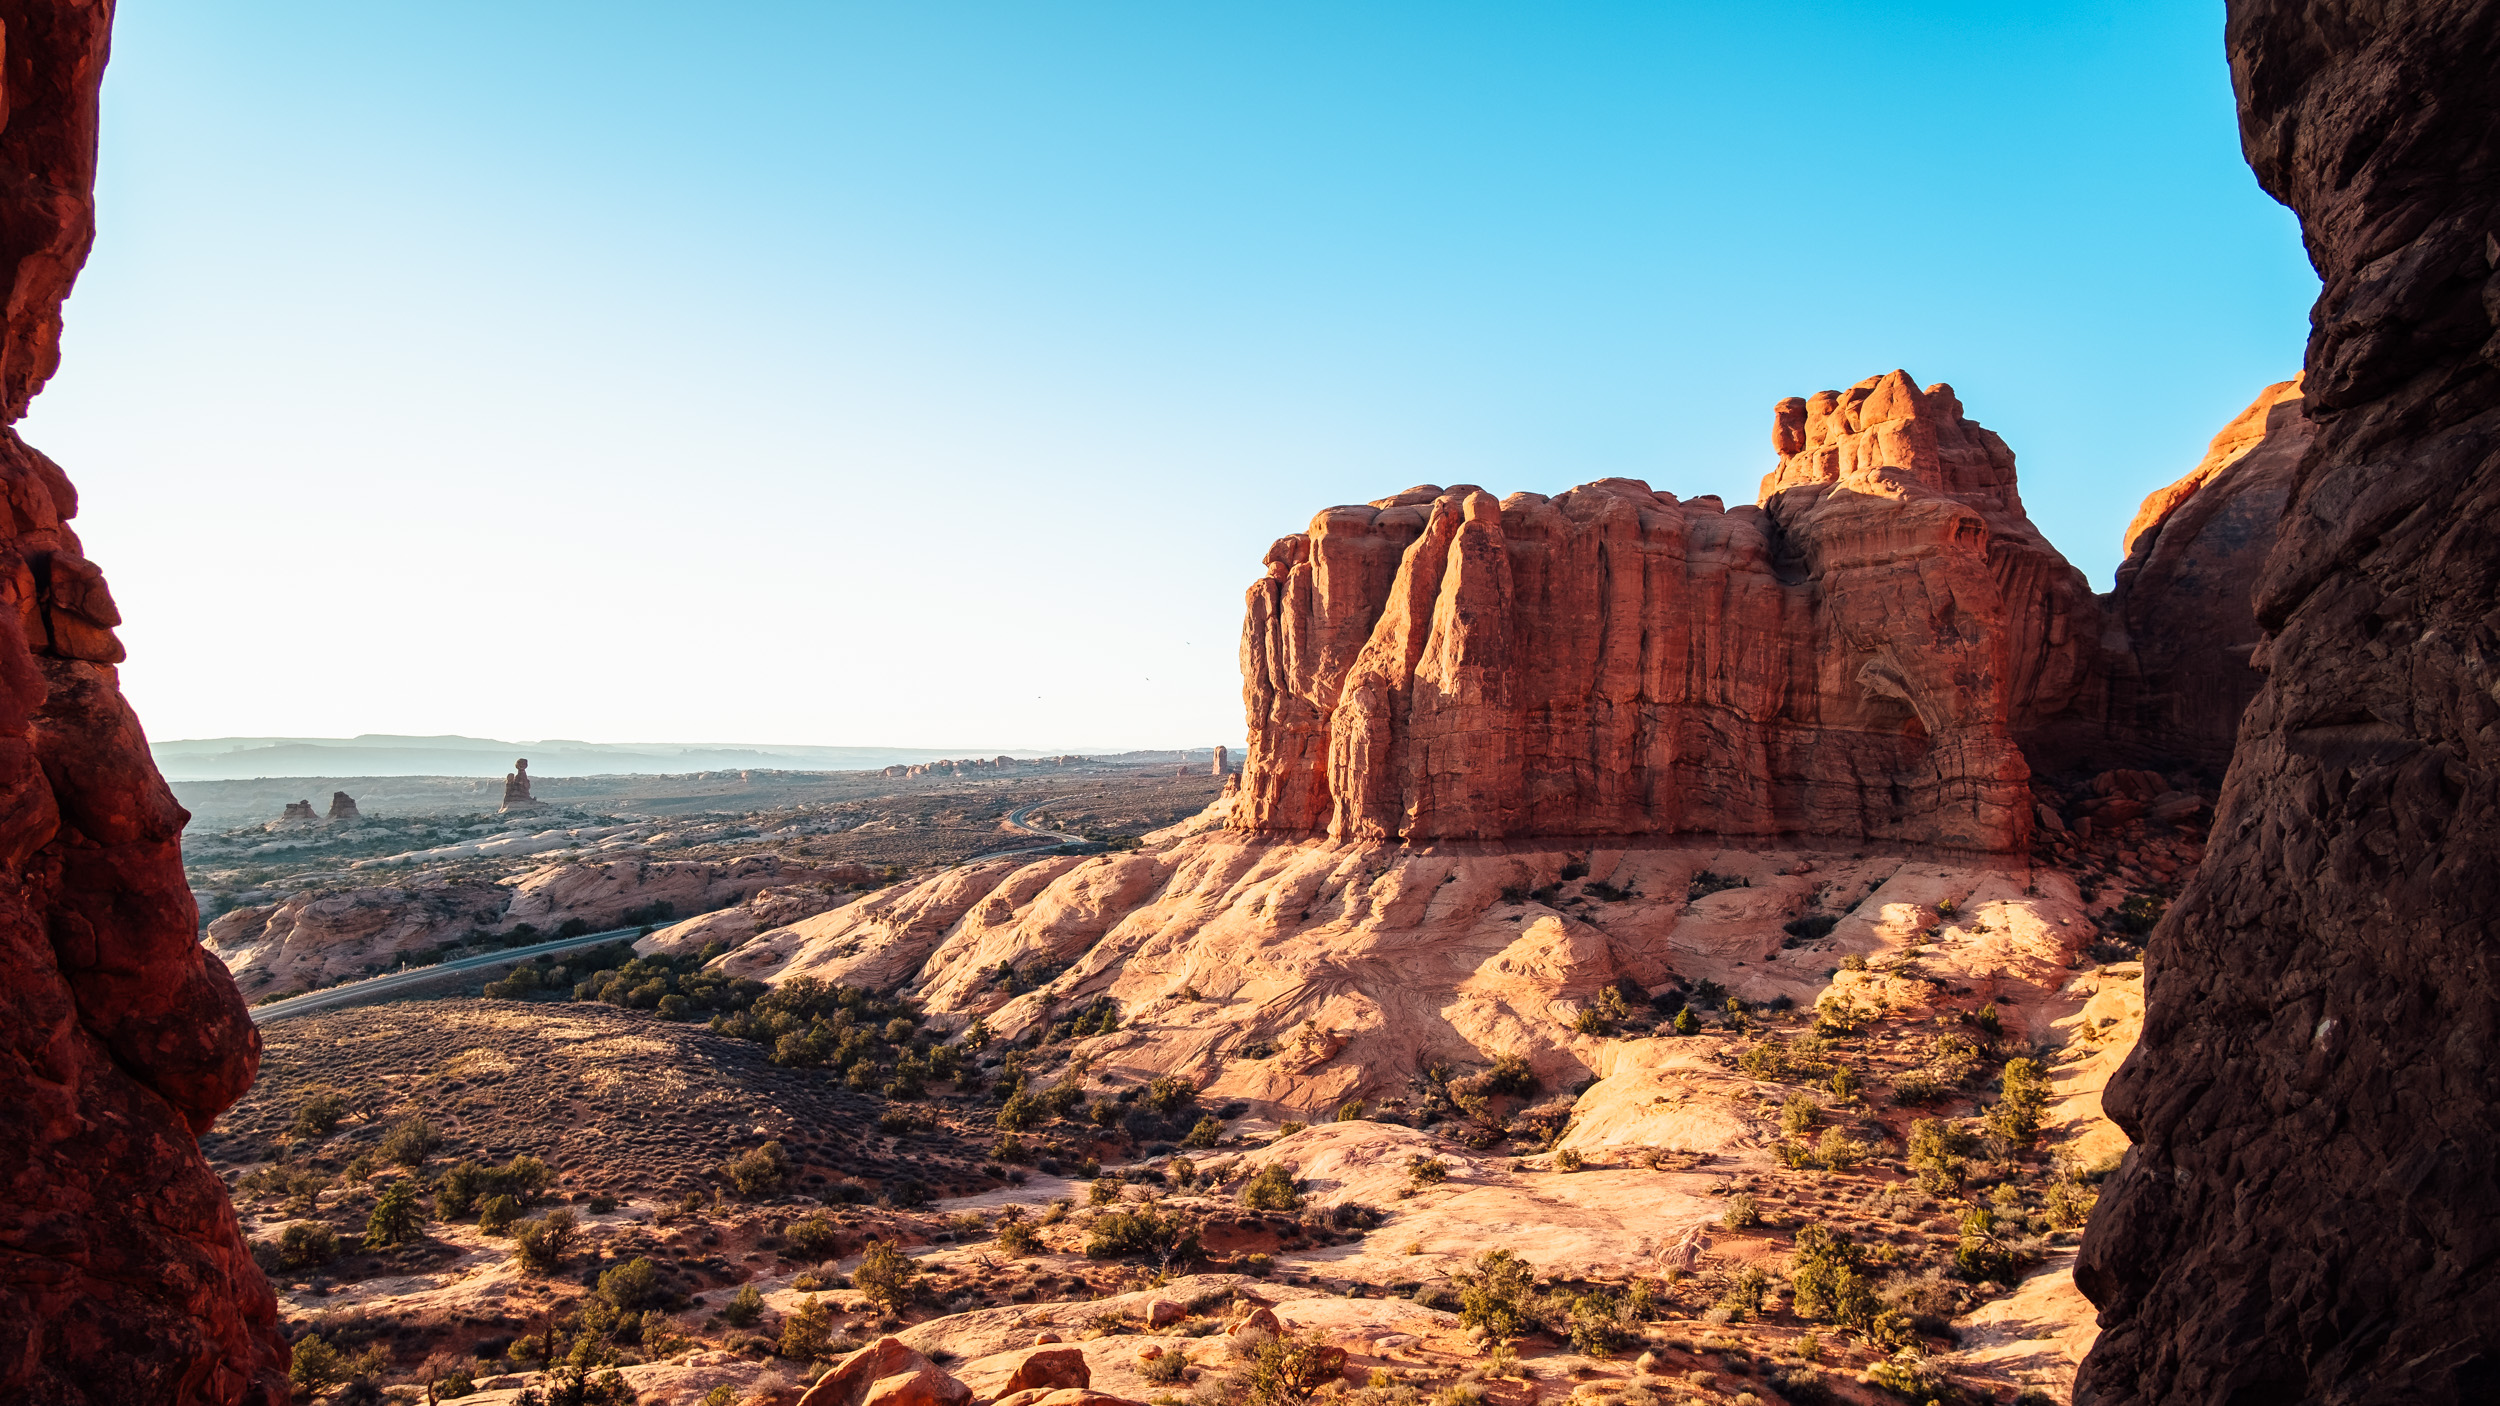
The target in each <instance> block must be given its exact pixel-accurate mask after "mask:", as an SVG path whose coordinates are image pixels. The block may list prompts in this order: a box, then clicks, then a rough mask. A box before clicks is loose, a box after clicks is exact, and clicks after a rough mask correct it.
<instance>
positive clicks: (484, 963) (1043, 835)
mask: <svg viewBox="0 0 2500 1406" xmlns="http://www.w3.org/2000/svg"><path fill="white" fill-rule="evenodd" d="M1074 799H1076V797H1073V796H1061V797H1058V798H1057V799H1056V800H1048V801H1035V802H1034V803H1033V804H1031V805H1029V806H1025V807H1022V808H1021V809H1018V810H1014V811H1010V812H1008V815H1007V823H1008V824H1009V825H1011V826H1013V827H1014V828H1016V829H1018V830H1022V831H1023V832H1025V833H1026V834H1028V835H1033V836H1036V837H1038V838H1040V839H1042V840H1043V841H1045V842H1046V843H1044V844H1039V845H1023V846H1019V847H1018V848H1015V849H1002V850H995V851H992V852H991V853H989V854H976V855H974V856H973V857H972V858H970V859H967V860H965V861H963V862H964V863H966V864H978V863H980V862H981V861H983V860H985V859H1005V858H1008V857H1010V856H1013V855H1019V854H1031V853H1033V852H1034V851H1035V850H1038V849H1048V848H1050V847H1052V846H1054V845H1064V844H1079V845H1081V844H1087V843H1090V841H1088V840H1087V839H1086V838H1085V837H1084V836H1083V835H1070V834H1067V833H1065V832H1064V831H1059V830H1045V829H1043V828H1042V827H1041V826H1039V825H1034V824H1031V823H1029V822H1028V821H1027V820H1026V819H1025V817H1026V816H1029V815H1031V814H1032V813H1033V812H1035V811H1037V810H1040V809H1041V808H1042V807H1044V806H1050V805H1057V804H1059V802H1060V801H1067V800H1074ZM640 931H642V929H640V928H614V929H611V930H609V931H607V932H594V933H585V934H583V935H582V936H580V937H567V938H560V939H558V940H556V941H554V942H541V943H539V944H537V945H536V946H532V947H507V948H505V949H504V950H503V951H501V952H482V953H480V954H478V955H477V956H474V957H462V958H459V959H458V960H456V961H449V962H439V963H437V964H435V965H433V966H430V967H410V968H408V969H407V970H405V971H395V972H386V973H384V974H383V975H381V976H369V977H366V978H365V979H364V980H362V981H350V982H345V983H342V984H340V985H337V986H331V987H326V988H324V989H322V990H319V991H313V992H308V993H307V994H305V995H302V996H290V997H288V998H287V999H285V1000H283V1001H272V1002H270V1003H269V1004H268V1005H265V1006H254V1007H253V1008H252V1023H253V1024H254V1025H267V1024H268V1023H269V1022H271V1021H273V1020H285V1019H287V1018H288V1017H289V1016H298V1015H310V1014H312V1013H313V1012H315V1011H326V1010H329V1009H331V1008H332V1007H334V1006H345V1005H352V1004H354V1003H356V1002H359V1001H373V1000H380V999H382V998H385V997H388V996H390V995H392V994H393V993H395V992H399V991H404V990H407V989H409V988H411V987H416V986H422V985H424V984H425V983H426V982H429V981H433V980H436V979H438V978H440V977H442V976H443V975H445V974H446V973H449V972H463V971H475V970H478V969H480V968H483V967H500V966H512V965H514V964H517V963H519V962H523V961H527V960H528V959H529V958H532V957H537V956H551V955H553V954H555V953H558V952H573V951H578V950H580V949H581V948H584V947H599V946H603V945H605V944H607V943H610V942H614V941H616V940H617V939H618V938H621V937H622V938H630V937H632V936H634V935H635V934H636V933H638V932H640Z"/></svg>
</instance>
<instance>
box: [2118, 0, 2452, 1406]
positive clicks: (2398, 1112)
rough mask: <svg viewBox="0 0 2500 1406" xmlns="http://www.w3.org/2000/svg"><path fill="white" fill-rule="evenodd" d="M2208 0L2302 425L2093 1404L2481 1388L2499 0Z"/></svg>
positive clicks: (2157, 1013) (2122, 1216)
mask: <svg viewBox="0 0 2500 1406" xmlns="http://www.w3.org/2000/svg"><path fill="white" fill-rule="evenodd" d="M2229 13H2230V19H2229V25H2228V29H2227V36H2228V43H2229V48H2230V57H2231V72H2232V78H2233V81H2234V84H2235V86H2236V87H2237V89H2238V93H2239V101H2240V125H2241V137H2242V142H2243V145H2244V147H2245V149H2246V151H2247V154H2248V157H2249V161H2250V164H2251V165H2252V166H2254V167H2255V168H2256V171H2257V175H2258V178H2259V180H2260V181H2262V182H2263V183H2264V185H2265V187H2266V189H2267V190H2269V191H2270V192H2272V193H2273V194H2274V195H2275V196H2276V197H2277V198H2278V199H2280V200H2282V201H2283V202H2284V203H2286V204H2287V205H2289V206H2291V207H2292V209H2293V210H2294V211H2296V212H2297V213H2298V214H2299V215H2300V219H2301V228H2302V231H2303V234H2304V237H2305V239H2306V241H2307V244H2308V247H2309V253H2310V257H2311V259H2312V261H2313V262H2315V264H2316V265H2317V268H2318V272H2319V274H2320V276H2321V277H2322V279H2323V281H2324V285H2325V286H2324V288H2323V290H2322V291H2321V293H2320V295H2319V298H2318V303H2317V307H2316V310H2315V312H2314V314H2313V316H2312V327H2313V331H2312V333H2311V336H2310V341H2309V351H2308V361H2307V369H2306V373H2305V375H2304V381H2303V384H2304V388H2305V390H2306V392H2307V395H2308V413H2309V416H2310V418H2311V419H2312V420H2314V421H2315V422H2316V442H2315V444H2314V445H2313V446H2312V447H2311V449H2310V450H2309V452H2308V454H2307V455H2306V456H2305V457H2304V458H2303V459H2302V461H2301V463H2300V465H2299V467H2298V469H2297V471H2296V472H2295V473H2294V474H2293V476H2292V480H2291V483H2290V491H2289V505H2288V508H2287V511H2286V513H2285V516H2284V519H2283V523H2282V530H2281V538H2280V540H2279V542H2278V543H2277V544H2276V546H2275V548H2274V550H2273V554H2272V556H2271V558H2270V559H2269V561H2268V564H2267V569H2266V572H2265V575H2264V578H2263V580H2262V582H2261V583H2260V584H2259V587H2258V589H2257V592H2256V608H2257V617H2258V620H2259V622H2260V624H2261V625H2262V626H2263V627H2264V630H2265V640H2264V643H2263V645H2262V647H2261V648H2260V651H2259V662H2260V664H2261V666H2262V667H2263V668H2264V669H2265V670H2266V681H2265V686H2264V688H2263V689H2262V691H2261V692H2260V693H2259V694H2258V695H2257V698H2256V700H2255V702H2254V703H2253V704H2252V705H2251V706H2250V708H2249V710H2248V713H2247V716H2246V717H2245V718H2244V719H2243V720H2242V724H2241V729H2240V734H2239V748H2238V750H2237V752H2236V753H2235V755H2234V756H2233V758H2232V762H2231V768H2230V771H2229V774H2228V776H2227V778H2226V780H2225V783H2224V786H2223V792H2222V799H2221V802H2220V805H2219V806H2218V808H2217V812H2216V815H2215V821H2214V826H2213V836H2212V845H2211V848H2210V850H2209V851H2208V853H2207V856H2206V859H2205V862H2204V864H2203V867H2202V868H2201V870H2200V871H2199V873H2198V875H2197V877H2196V879H2195V881H2194V882H2193V883H2192V884H2191V885H2190V886H2189V888H2188V889H2187V890H2186V891H2185V893H2183V894H2182V896H2181V898H2180V900H2179V902H2178V903H2177V904H2176V905H2174V906H2173V908H2172V909H2171V914H2170V917H2169V918H2168V920H2166V921H2165V922H2164V924H2163V925H2162V927H2161V928H2159V929H2158V930H2157V931H2156V932H2155V933H2154V935H2153V938H2152V940H2151V942H2150V944H2149V959H2148V963H2147V978H2146V985H2147V997H2148V1001H2147V1008H2146V1020H2145V1027H2144V1035H2143V1040H2142V1043H2141V1044H2139V1045H2138V1046H2137V1049H2136V1052H2135V1054H2134V1055H2133V1056H2132V1057H2131V1058H2130V1060H2129V1061H2128V1063H2127V1065H2126V1067H2125V1068H2124V1069H2123V1070H2122V1071H2121V1073H2120V1075H2119V1077H2118V1078H2117V1079H2116V1080H2115V1081H2114V1082H2113V1083H2112V1085H2111V1086H2110V1090H2109V1095H2108V1107H2109V1110H2110V1112H2111V1113H2112V1115H2113V1116H2115V1117H2116V1118H2117V1120H2118V1121H2119V1123H2120V1124H2121V1125H2122V1126H2123V1127H2125V1128H2126V1129H2127V1131H2128V1132H2129V1133H2130V1134H2131V1135H2132V1136H2133V1137H2134V1138H2135V1139H2136V1141H2137V1144H2138V1145H2137V1147H2136V1148H2135V1150H2134V1151H2133V1152H2132V1153H2131V1154H2130V1155H2129V1157H2128V1160H2127V1162H2126V1164H2125V1165H2124V1166H2123V1167H2122V1168H2121V1169H2120V1171H2119V1172H2118V1173H2117V1175H2116V1176H2115V1177H2114V1178H2113V1181H2112V1183H2111V1185H2110V1186H2109V1188H2108V1189H2107V1191H2106V1193H2105V1198H2104V1202H2103V1206H2102V1209H2101V1210H2100V1212H2099V1213H2098V1214H2096V1215H2095V1216H2094V1218H2093V1220H2092V1225H2091V1229H2090V1231H2089V1233H2088V1234H2087V1235H2086V1237H2085V1241H2084V1246H2083V1254H2082V1260H2081V1264H2080V1267H2079V1269H2078V1271H2077V1275H2076V1278H2077V1281H2078V1282H2079V1283H2080V1284H2081V1285H2082V1286H2083V1288H2084V1290H2085V1292H2087V1293H2088V1294H2090V1295H2091V1296H2092V1298H2093V1299H2094V1301H2095V1302H2097V1303H2098V1304H2099V1305H2100V1306H2101V1318H2102V1323H2103V1325H2104V1331H2103V1334H2102V1336H2101V1338H2100V1340H2099V1342H2098V1344H2097V1346H2096V1347H2095V1348H2094V1350H2093V1353H2092V1355H2091V1357H2090V1358H2089V1359H2088V1360H2087V1361H2086V1362H2085V1364H2084V1369H2083V1373H2082V1377H2081V1379H2080V1382H2079V1385H2078V1391H2077V1398H2076V1399H2077V1400H2078V1401H2086V1402H2093V1403H2111V1402H2199V1403H2202V1402H2233V1403H2251V1406H2254V1403H2260V1402H2265V1403H2273V1402H2305V1401H2321V1402H2322V1401H2334V1402H2340V1403H2370V1402H2414V1403H2450V1402H2459V1403H2461V1402H2488V1401H2493V1400H2500V1188H2496V1187H2495V1183H2494V1181H2493V1176H2492V1168H2493V1167H2494V1165H2495V1164H2500V1097H2496V1095H2500V968H2495V965H2494V953H2495V952H2500V238H2495V232H2500V82H2495V80H2494V75H2495V74H2496V73H2500V4H2494V3H2491V0H2422V2H2421V3H2359V0H2300V3H2294V2H2293V0H2235V3H2233V4H2232V5H2231V6H2230V8H2229Z"/></svg>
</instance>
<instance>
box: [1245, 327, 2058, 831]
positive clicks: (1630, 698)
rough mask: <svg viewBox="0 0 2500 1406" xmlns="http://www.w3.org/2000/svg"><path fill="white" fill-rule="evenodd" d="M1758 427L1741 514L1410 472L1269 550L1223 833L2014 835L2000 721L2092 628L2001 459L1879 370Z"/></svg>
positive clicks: (2016, 711)
mask: <svg viewBox="0 0 2500 1406" xmlns="http://www.w3.org/2000/svg"><path fill="white" fill-rule="evenodd" d="M1774 444H1775V447H1776V448H1777V449H1778V451H1779V454H1780V458H1779V464H1778V467H1777V468H1776V469H1775V470H1774V471H1773V472H1772V474H1771V475H1770V476H1769V477H1768V478H1766V479H1765V480H1764V481H1763V492H1762V503H1761V504H1760V505H1759V506H1740V507H1737V508H1734V509H1725V508H1723V507H1722V505H1721V504H1720V502H1719V501H1718V500H1717V499H1715V498H1699V499H1694V500H1692V501H1689V502H1687V501H1681V500H1679V499H1677V498H1676V497H1675V496H1674V495H1673V494H1669V493H1660V492H1653V491H1652V490H1651V489H1650V487H1649V486H1648V485H1647V484H1644V483H1639V482H1636V481H1633V480H1629V479H1608V480H1604V481H1601V482H1598V483H1592V484H1587V485H1584V486H1582V487H1580V488H1576V489H1573V490H1571V491H1570V492H1567V493H1564V494H1561V495H1558V496H1556V497H1552V498H1547V497H1544V496H1542V495H1539V494H1533V493H1518V494H1513V495H1511V496H1510V497H1508V498H1506V499H1501V500H1499V501H1496V500H1495V499H1494V497H1493V496H1492V495H1491V494H1489V493H1486V492H1485V491H1483V490H1481V489H1477V488H1471V487H1458V488H1451V489H1446V490H1445V489H1441V488H1435V487H1424V488H1415V489H1410V490H1408V491H1406V492H1404V493H1400V494H1397V495H1395V496H1393V497H1389V498H1383V499H1379V500H1376V501H1375V502H1372V503H1370V504H1367V505H1363V506H1357V507H1340V508H1331V509H1329V510H1327V511H1326V512H1323V513H1321V514H1320V515H1319V516H1318V517H1316V518H1314V519H1313V520H1312V523H1311V527H1310V529H1309V530H1308V531H1307V532H1303V533H1298V534H1296V535H1294V536H1291V537H1287V538H1284V539H1283V540H1281V541H1279V542H1278V543H1277V544H1276V545H1275V546H1274V547H1273V548H1271V549H1270V551H1269V552H1268V556H1267V563H1266V565H1267V572H1266V576H1265V578H1264V579H1262V580H1261V581H1259V582H1258V583H1257V584H1255V585H1254V586H1252V587H1251V589H1250V591H1249V597H1248V605H1249V609H1248V618H1247V621H1246V623H1245V625H1244V630H1243V636H1242V662H1243V674H1244V684H1243V689H1244V699H1245V703H1246V705H1247V708H1248V712H1249V715H1250V727H1251V739H1250V752H1249V755H1248V757H1247V759H1246V760H1245V762H1244V765H1243V770H1242V799H1241V803H1240V804H1239V805H1238V806H1237V807H1236V808H1235V810H1234V812H1233V819H1232V824H1233V825H1234V826H1235V827H1236V828H1238V829H1243V830H1251V831H1271V832H1288V833H1309V832H1323V831H1324V832H1325V833H1327V834H1329V835H1331V836H1335V837H1339V838H1347V839H1400V840H1405V841H1409V842H1417V841H1428V840H1438V839H1462V838H1464V839H1490V838H1498V837H1505V836H1522V835H1558V836H1567V835H1591V836H1595V835H1677V834H1695V835H1723V836H1737V835H1755V836H1773V835H1782V834H1812V835H1825V836H1836V837H1844V838H1847V837H1858V838H1867V839H1882V840H1892V841H1907V842H1914V843H1923V844H1935V845H1942V846H1948V847H1951V848H1956V849H1967V850H1979V851H1997V852H2003V851H2013V850H2019V849H2021V848H2022V847H2023V846H2024V844H2025V843H2026V842H2027V840H2028V837H2029V833H2030V825H2031V802H2030V797H2029V795H2028V792H2027V789H2026V787H2027V783H2028V780H2029V776H2030V772H2029V769H2028V767H2027V766H2026V764H2025V762H2024V760H2023V754H2022V751H2021V747H2020V735H2021V733H2022V732H2023V731H2024V730H2025V729H2026V728H2028V727H2030V726H2032V725H2034V724H2035V723H2036V722H2037V721H2038V720H2040V719H2044V718H2047V717H2051V716H2054V715H2057V714H2059V713H2061V712H2063V711H2065V710H2067V709H2068V708H2069V707H2071V706H2072V705H2073V704H2074V702H2075V700H2076V698H2077V696H2078V693H2079V691H2080V690H2081V688H2082V686H2083V684H2084V683H2085V681H2086V679H2087V678H2088V677H2089V676H2090V674H2091V671H2092V668H2093V663H2094V659H2095V657H2096V654H2095V651H2096V648H2097V642H2098V636H2099V633H2100V618H2099V607H2098V606H2097V604H2096V603H2095V601H2094V599H2093V596H2092V593H2091V591H2090V589H2089V588H2088V587H2087V586H2086V585H2085V583H2084V580H2083V577H2082V574H2081V573H2080V572H2078V571H2076V570H2075V569H2074V568H2073V567H2072V566H2070V565H2068V564H2067V562H2066V561H2065V559H2064V558H2062V557H2061V556H2059V555H2058V553H2057V551H2056V549H2055V548H2053V547H2051V546H2049V545H2048V543H2047V542H2046V541H2045V540H2044V539H2042V538H2041V536H2040V535H2039V533H2038V532H2037V531H2036V530H2035V529H2034V528H2033V527H2032V525H2031V523H2030V520H2029V519H2028V518H2027V517H2025V516H2024V513H2023V509H2022V502H2021V499H2020V497H2019V496H2018V495H2017V494H2016V492H2015V489H2014V457H2013V454H2012V453H2011V452H2010V451H2009V450H2007V449H2006V447H2005V445H2004V442H2003V441H2001V440H1999V439H1998V438H1997V437H1996V436H1995V435H1993V434H1991V433H1989V432H1988V431H1987V430H1985V429H1983V428H1981V427H1980V426H1979V425H1977V424H1976V423H1974V422H1972V421H1970V420H1967V419H1965V418H1964V417H1963V414H1962V407H1961V404H1960V402H1959V401H1958V400H1957V399H1956V398H1955V397H1954V394H1953V391H1952V388H1951V387H1949V386H1944V385H1935V386H1929V387H1927V388H1925V389H1924V390H1922V389H1920V388H1919V387H1918V386H1917V385H1916V384H1915V383H1914V382H1913V381H1912V380H1911V378H1910V377H1909V376H1908V375H1906V374H1905V373H1902V372H1899V371H1895V372H1892V373H1890V374H1888V375H1885V376H1881V377H1876V378H1873V379H1870V380H1867V381H1863V382H1860V383H1859V384H1858V385H1856V386H1853V387H1851V388H1850V389H1849V390H1847V391H1845V392H1833V391H1826V392H1823V393H1822V394H1820V395H1817V396H1815V397H1813V398H1812V399H1810V400H1797V399H1791V400H1787V401H1783V402H1781V403H1780V404H1779V406H1778V407H1777V410H1776V412H1775V425H1774Z"/></svg>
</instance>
